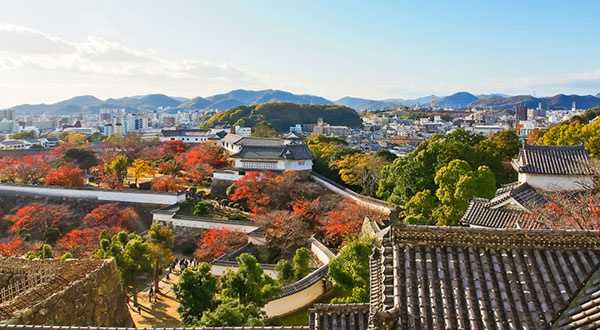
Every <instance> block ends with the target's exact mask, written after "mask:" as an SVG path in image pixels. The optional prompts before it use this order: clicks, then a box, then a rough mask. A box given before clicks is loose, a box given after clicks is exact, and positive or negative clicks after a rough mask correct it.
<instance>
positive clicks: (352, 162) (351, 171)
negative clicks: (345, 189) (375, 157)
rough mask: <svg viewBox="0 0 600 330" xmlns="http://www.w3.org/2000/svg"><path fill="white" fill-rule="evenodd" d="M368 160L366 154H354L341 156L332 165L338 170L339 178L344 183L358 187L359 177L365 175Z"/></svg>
mask: <svg viewBox="0 0 600 330" xmlns="http://www.w3.org/2000/svg"><path fill="white" fill-rule="evenodd" d="M369 158H370V156H369V155H367V154H364V153H355V154H351V155H345V156H342V158H341V159H340V160H338V161H336V162H334V164H333V165H334V166H335V167H336V168H338V169H339V173H340V177H341V178H342V180H344V182H345V183H347V184H349V185H353V186H358V185H360V184H361V177H362V176H363V175H364V174H365V173H364V170H365V169H367V168H368V165H369Z"/></svg>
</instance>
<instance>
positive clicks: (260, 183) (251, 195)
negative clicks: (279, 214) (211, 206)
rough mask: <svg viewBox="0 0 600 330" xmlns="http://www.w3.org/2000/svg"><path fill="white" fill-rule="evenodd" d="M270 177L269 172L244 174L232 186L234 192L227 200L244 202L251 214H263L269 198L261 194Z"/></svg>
mask: <svg viewBox="0 0 600 330" xmlns="http://www.w3.org/2000/svg"><path fill="white" fill-rule="evenodd" d="M271 176H272V174H271V172H268V171H266V172H262V173H261V172H257V171H250V172H248V173H246V175H244V176H243V177H241V178H240V179H239V180H237V181H236V182H235V183H234V184H233V186H234V188H235V191H234V193H233V194H231V195H230V196H229V198H230V199H231V200H232V201H234V202H238V201H243V202H245V203H246V204H247V205H248V208H249V209H250V210H251V211H252V212H253V213H261V212H263V211H264V208H265V207H266V206H267V205H268V204H269V196H267V195H265V194H264V193H263V189H264V186H265V185H266V183H267V181H268V180H269V179H270V178H271Z"/></svg>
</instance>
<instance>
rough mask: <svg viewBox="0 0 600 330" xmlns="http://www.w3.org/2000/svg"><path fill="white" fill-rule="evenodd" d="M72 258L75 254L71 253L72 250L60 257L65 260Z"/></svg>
mask: <svg viewBox="0 0 600 330" xmlns="http://www.w3.org/2000/svg"><path fill="white" fill-rule="evenodd" d="M71 258H73V255H72V254H71V252H67V253H65V254H63V255H62V256H61V257H60V260H61V261H65V260H67V259H71Z"/></svg>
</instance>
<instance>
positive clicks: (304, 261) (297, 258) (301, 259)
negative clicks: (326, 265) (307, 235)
mask: <svg viewBox="0 0 600 330" xmlns="http://www.w3.org/2000/svg"><path fill="white" fill-rule="evenodd" d="M310 258H311V256H310V251H308V249H307V248H305V247H301V248H299V249H297V250H296V255H294V276H295V277H296V279H297V280H299V279H302V278H304V276H306V275H308V274H309V273H310V268H309V267H308V263H309V262H310Z"/></svg>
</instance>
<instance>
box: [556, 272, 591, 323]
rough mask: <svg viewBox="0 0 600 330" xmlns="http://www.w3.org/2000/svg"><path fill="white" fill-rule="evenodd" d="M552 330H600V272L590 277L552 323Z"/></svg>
mask: <svg viewBox="0 0 600 330" xmlns="http://www.w3.org/2000/svg"><path fill="white" fill-rule="evenodd" d="M552 328H553V329H582V328H588V329H599V328H600V270H597V271H596V272H594V273H593V274H592V276H590V278H589V279H588V280H587V281H586V283H585V285H583V287H582V288H581V290H580V291H579V293H578V294H577V296H576V297H575V299H573V300H572V301H571V303H570V304H569V306H568V307H567V308H565V309H564V310H563V312H562V313H560V315H559V316H558V317H557V319H556V320H555V321H554V322H552Z"/></svg>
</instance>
